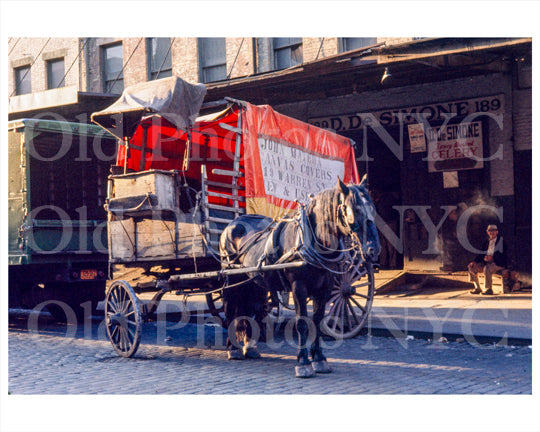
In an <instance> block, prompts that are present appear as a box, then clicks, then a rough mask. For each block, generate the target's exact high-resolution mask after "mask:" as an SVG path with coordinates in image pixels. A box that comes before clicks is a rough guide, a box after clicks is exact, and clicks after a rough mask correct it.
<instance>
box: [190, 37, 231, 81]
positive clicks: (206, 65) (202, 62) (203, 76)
mask: <svg viewBox="0 0 540 432" xmlns="http://www.w3.org/2000/svg"><path fill="white" fill-rule="evenodd" d="M206 39H222V40H223V45H224V51H223V58H224V62H221V61H216V62H214V63H212V62H210V61H209V60H208V59H207V58H206V56H205V55H204V54H205V48H204V41H205V40H206ZM197 43H198V49H197V51H198V53H199V79H200V80H201V82H203V83H209V82H218V81H223V80H226V79H227V40H226V38H197ZM220 60H221V59H220ZM220 67H223V68H224V76H223V78H219V79H212V80H210V79H208V78H207V72H208V71H209V70H211V69H216V68H220Z"/></svg>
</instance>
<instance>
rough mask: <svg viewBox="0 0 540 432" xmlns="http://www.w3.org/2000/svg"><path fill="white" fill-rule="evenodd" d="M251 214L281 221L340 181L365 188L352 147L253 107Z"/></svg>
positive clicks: (248, 127)
mask: <svg viewBox="0 0 540 432" xmlns="http://www.w3.org/2000/svg"><path fill="white" fill-rule="evenodd" d="M243 132H244V135H243V139H244V141H243V144H244V164H245V170H246V202H247V210H248V213H258V214H264V215H267V216H277V215H281V214H283V213H285V212H287V211H288V210H289V209H291V208H296V207H297V204H296V203H295V200H298V201H299V202H301V203H307V202H308V201H309V195H310V194H317V193H319V192H322V191H323V190H325V189H329V188H331V187H333V186H334V185H335V184H336V182H337V177H338V176H339V178H340V179H342V180H344V182H346V183H349V182H352V183H359V176H358V169H357V167H356V161H355V155H354V149H353V147H352V146H351V143H350V141H349V140H348V139H347V138H345V137H342V136H340V135H337V134H335V133H332V132H329V131H327V130H325V129H320V128H317V127H315V126H312V125H309V124H307V123H304V122H302V121H299V120H296V119H293V118H290V117H287V116H284V115H282V114H279V113H277V112H275V111H274V110H273V109H272V108H271V107H270V106H267V105H265V106H254V105H250V104H247V110H246V116H245V121H244V123H243Z"/></svg>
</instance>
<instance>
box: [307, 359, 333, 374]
mask: <svg viewBox="0 0 540 432" xmlns="http://www.w3.org/2000/svg"><path fill="white" fill-rule="evenodd" d="M311 366H312V367H313V370H314V371H315V372H317V373H321V374H327V373H331V372H332V368H331V367H330V366H328V362H327V361H326V360H321V361H317V362H312V363H311Z"/></svg>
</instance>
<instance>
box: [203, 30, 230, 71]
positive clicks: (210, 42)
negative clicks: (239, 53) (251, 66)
mask: <svg viewBox="0 0 540 432" xmlns="http://www.w3.org/2000/svg"><path fill="white" fill-rule="evenodd" d="M199 58H200V62H201V81H202V82H212V81H220V80H223V79H226V78H227V57H226V51H225V38H199Z"/></svg>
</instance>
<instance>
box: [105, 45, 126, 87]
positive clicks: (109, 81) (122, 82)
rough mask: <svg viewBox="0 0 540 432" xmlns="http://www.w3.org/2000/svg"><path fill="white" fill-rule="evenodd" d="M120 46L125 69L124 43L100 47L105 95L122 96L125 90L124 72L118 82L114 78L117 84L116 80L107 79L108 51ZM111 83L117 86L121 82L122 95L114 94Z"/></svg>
mask: <svg viewBox="0 0 540 432" xmlns="http://www.w3.org/2000/svg"><path fill="white" fill-rule="evenodd" d="M118 46H119V47H121V48H122V67H123V66H124V44H123V43H122V41H120V42H114V43H111V44H107V45H101V46H100V59H101V79H102V83H103V92H104V93H111V94H121V93H122V91H123V90H124V71H122V73H121V74H120V77H119V78H118V80H116V78H114V80H116V82H114V80H108V79H107V61H106V60H107V59H106V52H107V50H109V49H111V48H115V47H118ZM111 82H114V83H115V84H117V83H119V82H121V85H122V91H120V93H113V92H112V91H111V90H112V88H111V89H109V83H111Z"/></svg>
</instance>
